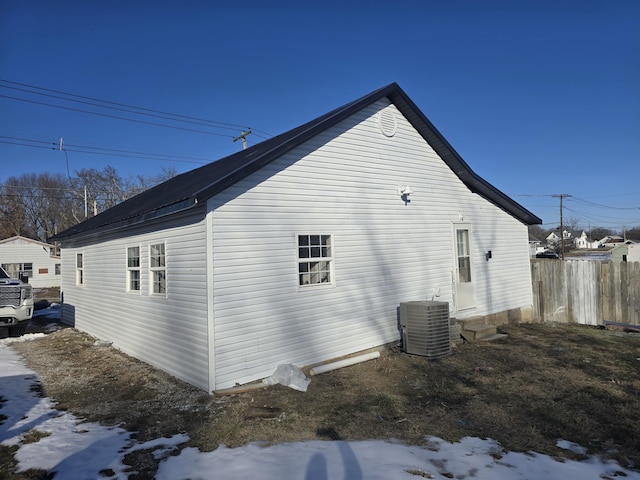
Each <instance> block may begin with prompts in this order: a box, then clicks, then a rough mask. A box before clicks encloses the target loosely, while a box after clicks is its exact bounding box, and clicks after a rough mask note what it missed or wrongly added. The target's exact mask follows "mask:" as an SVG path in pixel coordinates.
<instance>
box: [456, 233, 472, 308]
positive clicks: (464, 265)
mask: <svg viewBox="0 0 640 480" xmlns="http://www.w3.org/2000/svg"><path fill="white" fill-rule="evenodd" d="M454 231H455V244H456V247H455V248H456V250H455V264H456V309H457V310H465V309H467V308H472V307H475V306H476V295H475V285H474V278H473V277H474V275H473V271H472V269H471V264H472V262H471V251H472V249H471V228H470V226H469V225H454Z"/></svg>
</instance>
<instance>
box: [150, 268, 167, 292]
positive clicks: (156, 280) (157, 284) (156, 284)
mask: <svg viewBox="0 0 640 480" xmlns="http://www.w3.org/2000/svg"><path fill="white" fill-rule="evenodd" d="M166 291H167V287H166V279H165V274H164V271H157V272H153V293H166Z"/></svg>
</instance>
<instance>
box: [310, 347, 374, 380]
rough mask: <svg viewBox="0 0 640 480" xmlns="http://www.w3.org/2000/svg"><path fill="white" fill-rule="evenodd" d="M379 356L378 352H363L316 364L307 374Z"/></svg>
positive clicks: (322, 371)
mask: <svg viewBox="0 0 640 480" xmlns="http://www.w3.org/2000/svg"><path fill="white" fill-rule="evenodd" d="M379 356H380V352H378V351H375V352H369V353H365V354H364V355H358V356H356V357H350V358H345V359H344V360H339V361H337V362H333V363H326V364H324V365H318V366H317V367H313V368H312V369H311V370H309V375H318V374H319V373H324V372H330V371H331V370H337V369H338V368H343V367H348V366H350V365H355V364H357V363H362V362H366V361H367V360H373V359H374V358H378V357H379Z"/></svg>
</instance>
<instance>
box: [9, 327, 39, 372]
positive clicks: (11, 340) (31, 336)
mask: <svg viewBox="0 0 640 480" xmlns="http://www.w3.org/2000/svg"><path fill="white" fill-rule="evenodd" d="M44 335H45V334H44V333H25V334H24V335H21V336H19V337H7V338H3V339H1V340H0V345H11V344H12V343H18V342H29V341H31V340H35V339H36V338H41V337H44ZM0 378H1V377H0Z"/></svg>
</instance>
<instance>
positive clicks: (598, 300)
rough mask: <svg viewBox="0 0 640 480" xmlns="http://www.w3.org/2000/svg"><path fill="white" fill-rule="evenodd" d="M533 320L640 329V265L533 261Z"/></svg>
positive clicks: (574, 261)
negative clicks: (620, 324) (621, 324)
mask: <svg viewBox="0 0 640 480" xmlns="http://www.w3.org/2000/svg"><path fill="white" fill-rule="evenodd" d="M531 281H532V287H533V318H537V319H540V320H542V321H544V322H562V323H570V322H573V323H581V324H585V325H603V324H604V322H605V321H610V322H617V323H624V324H630V325H640V262H611V261H598V260H565V261H559V260H546V259H532V260H531Z"/></svg>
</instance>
